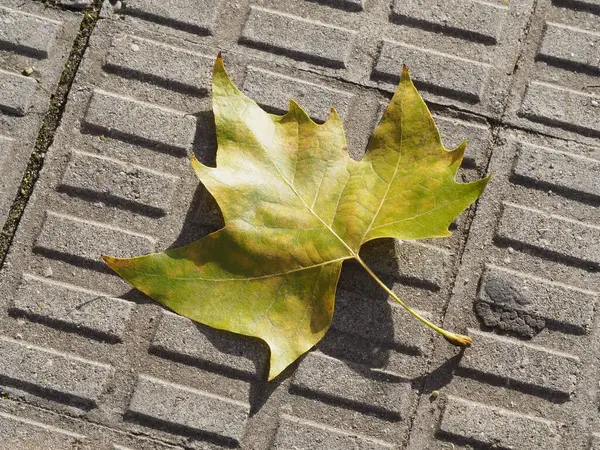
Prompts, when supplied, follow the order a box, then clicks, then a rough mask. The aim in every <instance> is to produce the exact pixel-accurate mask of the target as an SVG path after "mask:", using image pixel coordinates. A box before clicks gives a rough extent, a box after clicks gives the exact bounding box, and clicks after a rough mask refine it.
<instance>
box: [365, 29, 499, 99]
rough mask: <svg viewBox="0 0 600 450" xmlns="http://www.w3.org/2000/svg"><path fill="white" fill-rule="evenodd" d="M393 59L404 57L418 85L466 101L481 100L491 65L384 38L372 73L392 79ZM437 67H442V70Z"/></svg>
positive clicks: (396, 70)
mask: <svg viewBox="0 0 600 450" xmlns="http://www.w3.org/2000/svg"><path fill="white" fill-rule="evenodd" d="M397 61H404V62H405V63H406V64H407V65H408V67H409V68H410V70H411V71H412V72H411V75H412V78H413V80H415V82H416V83H417V84H418V85H420V86H424V85H428V86H429V87H431V88H432V89H434V90H438V91H441V92H443V94H444V95H446V96H449V97H453V96H454V97H459V98H463V99H464V100H465V101H466V102H468V103H472V102H481V100H482V98H481V95H482V91H483V88H484V86H485V84H486V83H487V81H488V78H489V72H490V69H491V67H492V66H491V65H489V64H484V63H480V62H477V61H472V60H469V59H465V58H460V57H458V56H454V55H448V54H444V53H441V52H436V51H432V50H427V49H425V48H422V47H417V46H413V45H409V44H403V43H398V42H390V41H384V42H383V47H382V49H381V54H380V56H379V59H378V60H377V65H376V66H375V70H374V74H375V75H376V76H380V77H384V78H387V79H392V80H393V79H396V78H397V76H398V65H397ZM438 67H444V68H445V69H446V70H445V71H443V72H442V71H440V70H438V69H437V68H438Z"/></svg>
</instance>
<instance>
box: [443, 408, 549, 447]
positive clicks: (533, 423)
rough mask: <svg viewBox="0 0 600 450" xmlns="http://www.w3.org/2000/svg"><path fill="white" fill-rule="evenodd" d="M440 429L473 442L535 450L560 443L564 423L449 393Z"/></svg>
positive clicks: (452, 435)
mask: <svg viewBox="0 0 600 450" xmlns="http://www.w3.org/2000/svg"><path fill="white" fill-rule="evenodd" d="M440 431H441V432H442V433H444V434H447V435H449V436H451V437H456V438H458V439H460V440H465V439H466V440H468V441H469V442H472V443H473V444H479V445H484V446H490V447H491V446H494V447H501V448H519V449H523V450H535V449H539V448H546V449H555V448H558V447H559V437H560V432H561V430H560V424H558V423H556V422H552V421H549V420H544V419H541V418H538V417H531V416H526V415H522V414H515V413H513V412H511V411H507V410H503V409H501V408H491V407H489V406H488V405H484V404H481V403H475V402H471V401H468V400H464V399H462V398H457V397H454V396H449V397H448V399H447V403H446V406H445V408H444V413H443V416H442V421H441V423H440Z"/></svg>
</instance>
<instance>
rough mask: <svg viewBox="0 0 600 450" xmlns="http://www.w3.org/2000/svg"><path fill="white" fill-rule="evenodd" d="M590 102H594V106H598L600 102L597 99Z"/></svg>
mask: <svg viewBox="0 0 600 450" xmlns="http://www.w3.org/2000/svg"><path fill="white" fill-rule="evenodd" d="M590 103H591V104H592V106H598V102H597V101H596V100H592V101H591V102H590Z"/></svg>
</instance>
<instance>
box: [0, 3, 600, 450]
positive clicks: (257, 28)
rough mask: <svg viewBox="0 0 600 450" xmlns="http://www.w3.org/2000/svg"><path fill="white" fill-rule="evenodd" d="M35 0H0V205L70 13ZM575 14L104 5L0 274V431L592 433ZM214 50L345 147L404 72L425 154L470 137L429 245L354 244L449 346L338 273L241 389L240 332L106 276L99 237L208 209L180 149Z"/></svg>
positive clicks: (578, 441) (598, 433)
mask: <svg viewBox="0 0 600 450" xmlns="http://www.w3.org/2000/svg"><path fill="white" fill-rule="evenodd" d="M60 3H61V4H62V5H65V6H68V7H69V8H70V9H69V10H64V11H63V10H58V9H53V8H43V5H42V4H41V3H38V2H34V1H32V0H26V1H25V2H23V1H19V2H17V1H12V0H0V54H2V56H3V57H2V58H0V87H1V88H2V89H0V91H1V92H0V119H2V122H1V123H2V124H5V126H4V125H3V126H2V128H0V174H2V177H0V187H1V188H2V189H0V219H3V216H2V214H5V212H3V211H5V209H6V207H7V206H9V205H10V201H11V199H12V198H13V197H14V193H15V190H16V188H17V185H18V182H19V180H20V177H21V175H22V168H23V165H21V166H19V167H21V168H19V167H17V166H18V159H19V158H18V157H17V156H15V155H18V154H23V155H25V156H24V157H23V158H24V159H23V160H22V161H26V159H27V157H28V155H29V151H28V149H29V150H30V149H31V146H32V145H33V140H34V139H35V136H36V133H37V131H38V130H39V126H40V121H41V115H42V114H43V113H44V112H45V110H46V108H47V101H48V99H49V96H50V93H52V92H53V91H54V88H53V83H56V80H57V79H58V77H59V75H60V70H61V66H62V64H61V61H64V57H65V56H66V54H67V53H68V51H69V49H70V47H71V45H72V42H73V39H74V37H75V32H76V31H77V30H76V29H77V24H78V23H79V22H80V21H81V19H82V18H83V13H81V12H78V9H77V8H80V7H82V6H85V5H86V4H89V2H88V1H83V2H67V1H63V2H60ZM599 14H600V9H599V8H598V4H597V1H584V0H577V1H571V0H538V1H537V2H536V1H534V0H525V1H510V2H508V3H506V2H504V1H503V0H489V1H479V0H460V1H459V0H451V1H450V0H449V1H445V2H442V1H425V0H306V1H292V0H220V1H209V0H193V1H190V0H186V1H179V0H178V1H170V2H164V1H158V0H156V1H154V0H152V1H150V0H145V1H137V0H128V1H127V2H113V1H108V0H106V1H104V5H103V8H102V11H101V19H100V20H99V22H98V24H97V26H96V28H95V30H94V32H93V34H92V37H91V39H90V43H89V46H88V48H87V50H86V53H85V56H84V58H83V60H82V63H81V66H80V68H79V71H78V73H77V77H76V79H75V82H74V85H73V87H72V89H71V91H70V94H69V99H68V101H67V105H66V109H65V112H64V115H63V117H62V120H61V124H60V127H59V128H58V130H57V132H56V135H55V139H54V143H53V145H52V147H51V148H50V150H49V152H48V154H47V157H46V161H45V164H44V170H43V171H42V173H41V176H40V179H39V180H38V182H37V183H36V186H35V189H34V191H33V195H32V197H31V199H30V201H29V203H28V206H27V208H26V211H25V213H24V215H23V218H22V220H21V223H20V225H19V228H18V231H17V234H16V236H15V238H14V240H13V243H12V246H11V248H10V251H9V254H8V257H7V260H6V262H5V264H4V266H3V267H2V269H1V272H0V351H1V352H2V355H3V358H2V359H1V360H0V392H1V393H2V401H0V431H1V432H2V436H3V440H2V442H1V443H0V448H10V449H17V450H18V449H21V448H22V449H31V448H50V449H54V448H56V449H62V448H85V449H142V450H145V449H171V448H194V449H216V448H243V449H267V448H273V449H286V450H287V449H292V448H298V449H311V450H312V449H340V450H342V449H348V448H356V449H365V450H366V449H368V450H379V449H410V450H417V449H418V450H425V449H437V448H440V449H464V450H467V449H495V448H498V449H524V450H528V449H538V448H543V449H559V448H568V449H581V450H584V449H586V450H587V449H597V448H600V414H598V409H597V405H596V403H597V398H598V395H600V388H599V387H598V386H599V384H598V382H599V381H600V379H599V378H598V375H597V370H596V368H597V367H598V365H600V360H599V356H598V355H600V338H599V337H598V336H599V333H600V329H599V325H598V319H597V317H596V316H597V314H596V310H597V303H598V299H599V289H600V288H599V287H598V286H600V284H599V281H600V280H599V278H598V273H599V270H600V247H599V242H600V225H599V224H600V210H599V209H598V206H599V205H600V200H599V199H600V184H599V183H600V181H599V178H598V170H599V169H600V143H599V142H598V134H599V133H600V129H599V128H598V123H600V121H599V120H598V119H600V117H599V116H598V114H599V111H600V106H598V102H600V98H599V96H600V90H598V85H599V84H600V80H599V75H600V67H599V64H600V53H599V52H600V50H599V48H600V41H599V38H598V36H600V18H599V17H598V16H599ZM23 30H34V31H28V32H23ZM219 51H222V52H223V55H224V58H225V62H226V65H227V68H228V71H229V73H230V75H231V76H232V78H233V79H234V81H235V82H236V83H237V85H238V86H239V87H240V88H241V89H242V90H244V91H245V92H246V93H248V94H249V95H250V96H251V97H252V98H254V99H255V100H256V101H257V102H258V103H259V104H261V105H262V106H263V107H264V108H265V109H266V110H268V111H269V112H271V113H274V114H280V113H282V112H284V111H285V110H286V109H287V105H288V99H289V98H292V99H294V100H295V101H296V102H297V103H299V104H300V105H301V106H303V107H304V108H305V109H306V110H307V112H308V113H309V114H310V116H311V117H312V118H313V119H314V120H315V121H318V122H321V121H324V120H326V119H327V117H328V115H329V112H330V108H331V107H332V106H333V107H335V108H336V110H337V111H338V112H339V113H340V116H341V117H342V120H343V121H344V125H345V128H346V131H347V135H348V149H349V152H350V154H351V155H352V156H353V157H354V158H360V157H361V156H362V154H363V152H364V148H365V146H366V144H367V138H368V136H369V135H370V133H371V132H372V130H373V128H374V127H375V124H376V122H377V120H378V118H379V117H381V114H382V113H383V111H384V108H385V106H386V104H387V102H388V100H389V97H390V94H391V93H392V91H393V89H394V87H395V83H396V82H397V80H398V75H399V73H400V70H401V66H402V64H407V65H408V66H409V69H410V71H411V74H412V76H413V79H414V80H415V82H416V84H417V86H418V87H419V88H420V90H421V92H422V93H423V95H424V97H425V99H426V100H427V101H428V103H429V104H430V106H431V109H432V111H433V114H434V117H435V120H436V122H437V124H438V126H439V128H440V131H441V134H442V139H443V141H444V144H445V145H446V146H447V147H448V148H454V147H456V146H457V145H459V144H460V143H461V141H462V140H463V139H464V138H466V139H467V140H468V146H467V155H466V157H465V161H464V163H463V166H462V169H461V170H460V172H459V175H458V178H459V179H460V180H461V181H469V180H474V179H476V178H478V177H479V176H481V175H483V174H485V173H486V172H489V171H493V173H494V175H493V180H492V183H491V184H490V186H489V188H488V190H487V191H486V194H485V195H484V197H483V198H482V199H481V201H480V202H479V203H478V206H477V209H476V210H475V209H474V208H473V209H471V210H470V212H469V213H468V214H464V215H462V216H461V217H460V218H459V219H458V220H457V221H456V223H455V224H454V226H453V228H454V230H455V232H454V236H453V237H451V238H448V239H444V240H431V241H426V242H400V241H393V240H383V241H377V242H372V243H369V244H368V245H366V246H365V248H364V249H363V258H364V259H365V260H366V261H367V264H369V265H370V267H372V269H373V270H374V271H375V272H377V273H378V274H379V275H380V277H381V278H382V280H383V281H384V282H385V283H387V285H388V286H390V287H391V288H392V289H393V290H394V291H395V292H396V293H397V294H398V295H399V296H400V297H401V298H404V299H406V300H407V301H408V302H409V303H411V304H413V305H415V308H416V309H417V310H418V311H419V313H421V314H422V315H423V316H425V317H427V318H428V319H430V320H432V321H434V322H436V323H439V322H442V321H443V322H444V325H445V327H447V328H450V329H454V330H456V331H459V332H463V333H467V332H468V333H469V334H470V335H471V336H472V337H473V339H474V345H473V347H472V348H469V349H466V350H464V351H463V352H459V351H458V350H457V349H456V348H454V347H451V346H449V345H448V344H447V343H446V342H445V341H444V340H443V339H442V338H440V337H439V336H437V335H436V336H434V334H433V332H431V331H430V330H429V329H427V328H425V327H423V326H422V325H421V324H420V323H419V322H417V321H415V320H414V319H412V318H410V316H409V315H408V314H407V313H406V312H405V311H404V310H403V309H402V308H400V307H398V305H396V304H394V303H392V302H390V300H389V299H388V298H387V296H386V295H385V293H384V292H383V291H382V290H381V289H380V287H379V286H377V285H376V284H375V283H374V282H373V281H372V280H370V279H369V277H368V275H367V274H366V273H365V272H364V270H363V269H362V268H361V267H360V266H358V265H356V264H352V263H347V264H346V265H345V266H344V269H343V272H342V277H341V279H340V283H339V286H338V293H337V298H336V309H335V315H334V320H333V323H332V326H331V329H330V331H329V332H328V334H327V335H326V337H325V338H324V339H323V341H322V342H321V343H320V344H319V345H318V346H317V348H316V349H315V350H314V351H312V352H311V353H310V354H308V355H306V357H304V358H302V359H301V360H300V361H299V362H298V363H297V364H295V365H294V366H293V367H292V368H290V370H288V371H286V372H285V373H284V374H283V375H282V376H281V377H280V378H279V379H278V380H277V381H276V382H274V383H270V384H267V383H265V382H264V379H265V376H266V375H265V374H266V370H267V361H268V358H267V356H268V353H267V352H268V350H267V347H266V345H265V344H264V343H262V342H260V341H259V340H256V339H249V338H244V337H241V336H237V335H233V334H231V333H226V332H221V331H218V330H213V329H210V328H208V327H205V326H203V325H200V324H196V323H194V322H192V321H190V320H188V319H186V318H183V317H180V316H177V315H175V314H173V313H171V312H168V311H166V310H164V309H162V308H161V307H159V306H158V305H156V304H154V303H153V302H151V301H148V299H147V298H145V297H144V296H143V295H142V294H140V293H139V292H136V291H135V290H132V289H131V288H130V287H129V286H128V285H127V284H126V283H125V282H123V281H122V280H120V279H119V278H118V277H116V276H114V275H113V274H112V273H110V272H109V271H108V270H107V269H106V268H105V266H104V265H103V264H102V263H101V261H100V260H99V256H100V254H103V253H109V254H112V255H117V256H133V255H139V254H144V253H148V252H153V251H162V250H164V249H166V248H170V247H175V246H180V245H183V244H185V243H188V242H190V241H192V240H194V239H197V238H199V237H201V236H204V235H205V234H207V233H209V232H212V231H214V230H216V229H218V228H219V227H220V226H221V225H222V224H221V217H220V214H219V213H218V211H216V210H215V206H214V202H213V201H212V200H211V199H210V196H209V195H208V194H207V192H206V190H205V189H204V188H203V187H202V186H199V185H198V182H197V180H196V178H195V177H194V175H193V173H192V170H191V167H190V164H189V156H191V155H192V154H195V155H196V156H197V157H198V158H199V159H200V160H201V161H204V162H206V163H207V164H214V161H215V139H214V124H213V123H212V113H211V110H210V77H211V72H212V64H213V61H214V58H215V56H216V54H217V53H218V52H219ZM61 58H63V59H62V60H61ZM26 66H33V67H34V75H33V76H31V77H26V76H24V75H22V74H21V70H22V69H23V68H24V67H26ZM38 71H39V73H38ZM27 146H29V147H28V149H27V148H26V147H27ZM19 152H20V153H19ZM21 164H23V163H21ZM11 177H12V178H14V180H13V181H11ZM11 183H12V184H11ZM5 185H6V186H9V188H8V190H7V189H4V186H5ZM8 191H11V192H10V195H8V196H7V198H8V200H6V201H4V200H2V198H3V197H2V196H3V195H6V194H5V193H6V192H8ZM3 201H4V203H3ZM3 205H4V206H3ZM3 208H5V209H4V210H3ZM433 391H437V392H436V394H435V395H431V393H432V392H433ZM5 443H6V444H5ZM3 446H4V447H3Z"/></svg>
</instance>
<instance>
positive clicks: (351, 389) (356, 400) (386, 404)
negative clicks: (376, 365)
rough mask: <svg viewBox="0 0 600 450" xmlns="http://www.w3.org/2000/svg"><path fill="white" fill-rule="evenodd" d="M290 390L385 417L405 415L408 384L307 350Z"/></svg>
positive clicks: (393, 376) (394, 377)
mask: <svg viewBox="0 0 600 450" xmlns="http://www.w3.org/2000/svg"><path fill="white" fill-rule="evenodd" d="M334 379H335V380H336V382H335V383H332V382H331V381H332V380H334ZM292 391H293V392H297V393H298V394H299V395H304V396H310V397H311V398H316V399H318V400H320V401H323V402H325V403H333V404H337V405H342V406H345V407H347V408H349V409H351V410H356V411H360V412H365V413H367V414H374V415H381V416H383V417H388V418H400V417H406V416H407V413H408V408H409V405H410V399H409V392H410V385H409V384H408V383H407V382H406V381H405V380H403V379H402V378H400V377H399V376H397V375H393V374H389V373H385V372H379V371H373V370H370V369H368V368H367V367H364V366H363V367H361V366H359V365H352V364H348V363H343V362H342V361H339V360H337V359H335V358H331V357H328V356H326V355H323V354H318V353H310V354H309V355H308V356H307V357H306V358H305V359H304V360H303V361H302V363H301V364H300V365H299V366H298V369H297V370H296V372H295V373H294V378H293V380H292Z"/></svg>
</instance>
